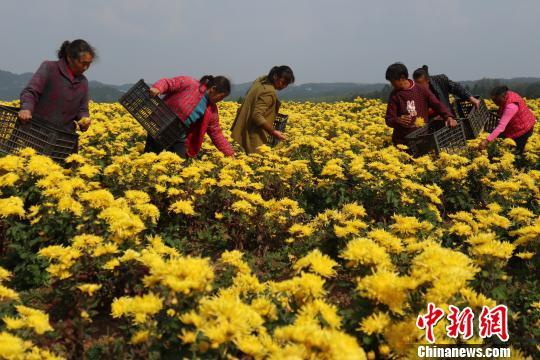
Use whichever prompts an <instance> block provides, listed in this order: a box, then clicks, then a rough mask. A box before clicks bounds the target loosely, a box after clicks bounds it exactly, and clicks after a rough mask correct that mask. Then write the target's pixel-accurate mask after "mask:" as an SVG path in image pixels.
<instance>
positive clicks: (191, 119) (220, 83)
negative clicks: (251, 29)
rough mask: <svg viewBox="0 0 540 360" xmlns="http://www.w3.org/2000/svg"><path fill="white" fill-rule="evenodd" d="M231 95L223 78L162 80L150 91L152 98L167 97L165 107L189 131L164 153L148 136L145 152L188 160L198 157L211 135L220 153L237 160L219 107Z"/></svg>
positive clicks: (164, 99)
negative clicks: (188, 158) (224, 130)
mask: <svg viewBox="0 0 540 360" xmlns="http://www.w3.org/2000/svg"><path fill="white" fill-rule="evenodd" d="M230 92H231V83H230V82H229V80H228V79H227V78H225V77H223V76H215V77H214V76H211V75H206V76H203V77H202V79H200V80H197V79H194V78H192V77H189V76H178V77H174V78H170V79H167V78H165V79H161V80H158V81H157V82H156V83H155V84H154V85H153V86H152V87H151V88H150V93H151V95H153V96H158V95H160V94H162V95H164V98H163V101H164V102H165V104H167V106H169V108H171V110H173V111H174V112H175V113H176V114H177V115H178V117H179V118H180V120H182V121H183V122H184V124H185V125H186V126H187V128H188V130H187V132H186V134H185V135H184V136H183V137H182V138H180V139H178V142H176V143H175V144H173V145H172V146H171V147H170V148H168V149H163V148H162V147H161V146H160V145H159V144H158V143H157V142H156V141H155V140H154V139H152V137H150V136H148V137H147V138H146V146H145V148H144V152H150V151H151V152H156V153H159V152H161V151H164V150H168V151H171V152H175V153H177V154H178V155H179V156H181V157H184V158H185V157H195V156H197V154H198V153H199V150H201V146H202V143H203V140H204V135H205V134H208V135H209V136H210V139H212V142H213V143H214V145H215V146H216V147H217V148H218V150H219V151H221V152H222V153H223V154H225V155H226V156H234V150H233V148H232V146H231V144H229V142H228V141H227V139H225V136H224V135H223V132H222V130H221V126H220V124H219V114H218V108H217V105H216V104H217V103H218V102H220V101H221V100H223V99H224V98H225V97H227V96H228V95H229V94H230Z"/></svg>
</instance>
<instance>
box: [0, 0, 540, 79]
mask: <svg viewBox="0 0 540 360" xmlns="http://www.w3.org/2000/svg"><path fill="white" fill-rule="evenodd" d="M0 5H1V9H2V16H1V20H0V44H1V56H0V69H2V70H7V71H11V72H15V73H22V72H33V71H35V69H36V68H37V67H38V65H39V64H40V62H41V61H42V60H45V59H54V58H55V50H56V49H57V48H58V47H59V46H60V44H61V43H62V41H63V40H73V39H76V38H84V39H86V40H87V41H89V42H90V43H91V44H92V45H94V46H95V47H96V48H97V49H98V52H99V56H100V59H99V61H98V62H96V63H95V64H94V65H92V68H91V69H90V70H89V71H88V72H87V73H86V75H87V77H88V78H89V79H90V80H98V81H102V82H105V83H111V84H121V83H128V82H134V81H136V80H138V79H139V78H145V79H147V80H149V81H150V80H155V79H158V78H160V77H165V76H174V75H192V76H196V77H198V76H200V75H203V74H205V73H209V74H215V75H217V74H222V75H226V76H228V77H229V78H230V79H231V80H232V81H233V83H240V82H248V81H252V80H253V79H254V78H255V77H257V76H258V75H260V74H263V73H266V72H267V71H268V69H269V68H270V67H271V66H272V65H280V64H287V65H290V66H291V67H292V68H293V70H294V71H295V74H296V76H297V83H306V82H384V81H385V80H384V72H385V69H386V67H387V65H389V64H390V63H392V62H395V61H402V62H404V63H405V64H406V65H407V66H408V67H409V69H410V70H411V71H412V70H414V69H415V68H416V67H418V66H420V65H422V64H424V63H426V64H428V65H430V69H431V72H432V73H439V72H444V73H446V74H448V75H449V76H450V77H451V78H454V79H456V80H465V79H467V80H469V79H470V80H473V79H479V78H482V77H504V78H509V77H517V76H536V77H540V46H539V42H540V40H539V39H538V36H539V34H540V31H539V30H540V22H539V20H538V16H539V15H540V1H539V0H515V1H508V0H490V1H487V0H467V1H466V0H444V1H441V0H407V1H403V0H388V1H382V0H379V1H376V0H371V1H364V0H356V1H355V0H332V1H320V0H288V1H287V0H272V1H258V0H230V1H228V0H185V1H184V0H154V1H143V0H86V1H84V0H17V1H12V0H1V1H0Z"/></svg>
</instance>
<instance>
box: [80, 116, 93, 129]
mask: <svg viewBox="0 0 540 360" xmlns="http://www.w3.org/2000/svg"><path fill="white" fill-rule="evenodd" d="M91 124H92V120H91V119H90V118H87V117H84V118H82V119H81V120H79V128H80V129H81V131H86V130H88V128H89V127H90V125H91Z"/></svg>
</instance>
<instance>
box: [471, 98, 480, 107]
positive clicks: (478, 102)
mask: <svg viewBox="0 0 540 360" xmlns="http://www.w3.org/2000/svg"><path fill="white" fill-rule="evenodd" d="M469 101H470V102H472V104H473V105H474V107H475V108H477V109H478V108H480V104H481V102H480V100H479V99H477V98H475V97H474V96H471V97H470V98H469Z"/></svg>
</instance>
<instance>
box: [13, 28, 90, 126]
mask: <svg viewBox="0 0 540 360" xmlns="http://www.w3.org/2000/svg"><path fill="white" fill-rule="evenodd" d="M57 55H58V60H57V61H44V62H42V63H41V65H40V67H39V68H38V70H37V71H36V72H35V73H34V75H33V76H32V78H31V79H30V81H29V82H28V85H26V87H25V88H24V89H23V90H22V92H21V95H20V100H21V110H20V111H19V119H20V120H21V121H22V122H28V121H44V122H47V123H48V124H49V125H53V126H54V127H56V128H58V129H60V130H64V131H67V132H73V133H75V131H76V122H78V124H79V127H80V129H81V130H82V131H86V130H87V129H88V127H89V126H90V123H91V121H90V117H89V116H90V115H89V112H88V80H87V79H86V77H85V76H84V75H83V74H84V72H85V71H86V70H88V68H89V67H90V65H91V64H92V62H93V61H94V58H95V57H96V51H95V49H94V48H93V47H92V46H90V44H88V43H87V42H86V41H84V40H82V39H78V40H74V41H71V42H70V41H64V42H63V43H62V46H61V47H60V49H59V50H58V51H57Z"/></svg>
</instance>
